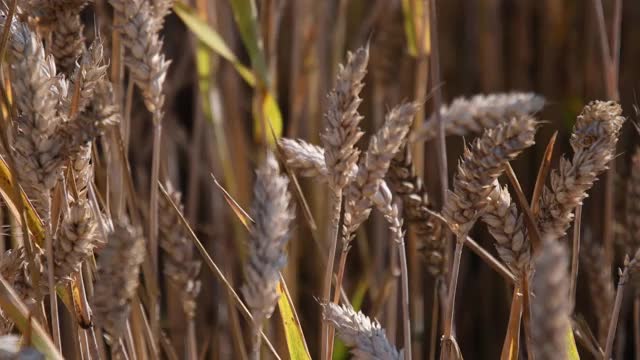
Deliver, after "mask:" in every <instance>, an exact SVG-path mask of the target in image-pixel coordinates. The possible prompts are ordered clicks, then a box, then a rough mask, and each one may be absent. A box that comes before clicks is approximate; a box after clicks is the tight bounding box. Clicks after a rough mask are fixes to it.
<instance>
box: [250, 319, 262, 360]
mask: <svg viewBox="0 0 640 360" xmlns="http://www.w3.org/2000/svg"><path fill="white" fill-rule="evenodd" d="M254 327H255V330H254V331H253V334H252V336H251V337H252V339H251V355H250V356H249V359H251V360H260V345H262V338H261V337H260V333H261V332H262V326H259V325H255V324H254Z"/></svg>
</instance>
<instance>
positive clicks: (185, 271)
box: [159, 183, 202, 319]
mask: <svg viewBox="0 0 640 360" xmlns="http://www.w3.org/2000/svg"><path fill="white" fill-rule="evenodd" d="M166 187H167V192H168V193H169V196H170V197H171V200H172V201H173V203H174V204H176V205H177V206H178V207H179V208H180V211H183V210H182V209H183V206H182V200H181V194H180V193H179V192H177V191H175V190H174V189H173V187H172V185H171V184H170V183H169V184H167V186H166ZM159 206H160V246H161V247H162V249H163V250H164V251H165V253H166V255H167V257H166V258H165V266H164V273H165V275H167V278H168V279H169V281H171V282H172V283H173V284H174V285H175V287H176V288H177V289H178V290H180V296H181V299H182V308H183V310H184V313H185V315H187V316H188V317H189V318H190V319H193V318H194V317H195V311H196V299H197V297H198V294H199V293H200V280H198V274H199V273H200V266H201V265H202V263H201V261H200V260H198V258H196V257H195V254H194V252H193V243H192V241H191V239H190V237H189V234H187V233H186V230H185V228H184V226H183V225H182V223H181V222H180V219H179V218H178V216H177V215H176V214H175V210H174V209H173V206H171V204H170V203H169V201H167V199H166V198H165V197H164V196H162V197H160V204H159Z"/></svg>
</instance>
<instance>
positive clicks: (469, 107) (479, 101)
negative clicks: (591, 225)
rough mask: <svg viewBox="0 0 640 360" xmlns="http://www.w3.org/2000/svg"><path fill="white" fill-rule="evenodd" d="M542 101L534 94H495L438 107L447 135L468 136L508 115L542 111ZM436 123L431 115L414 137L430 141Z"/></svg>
mask: <svg viewBox="0 0 640 360" xmlns="http://www.w3.org/2000/svg"><path fill="white" fill-rule="evenodd" d="M544 103H545V100H544V98H543V97H542V96H540V95H537V94H534V93H521V92H512V93H496V94H489V95H475V96H473V97H471V98H470V99H466V98H463V97H460V98H456V99H454V100H453V101H452V102H451V104H450V105H449V106H446V105H443V106H442V107H441V108H440V117H441V118H442V122H443V124H444V127H445V133H446V134H447V135H459V136H464V135H469V134H473V133H479V132H482V131H484V129H490V128H494V127H496V126H498V125H500V124H502V123H504V122H505V121H506V120H508V119H511V118H512V117H521V116H526V115H532V114H535V113H536V112H538V111H540V110H542V108H543V107H544ZM436 134H437V122H436V119H435V116H434V115H432V116H431V117H430V118H429V120H428V121H427V122H425V124H424V125H423V127H422V128H421V129H420V130H419V131H418V132H417V133H416V135H415V137H416V138H419V139H421V140H426V141H430V140H433V139H434V138H435V137H436Z"/></svg>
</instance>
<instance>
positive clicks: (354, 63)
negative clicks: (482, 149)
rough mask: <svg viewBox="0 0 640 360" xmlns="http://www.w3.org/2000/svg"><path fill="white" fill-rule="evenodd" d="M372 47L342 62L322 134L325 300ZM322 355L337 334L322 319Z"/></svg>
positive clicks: (355, 153) (328, 294) (359, 133)
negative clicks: (326, 200)
mask: <svg viewBox="0 0 640 360" xmlns="http://www.w3.org/2000/svg"><path fill="white" fill-rule="evenodd" d="M368 61H369V48H368V47H364V48H360V49H358V50H357V51H356V52H355V53H349V54H348V55H347V64H346V65H345V66H342V65H340V69H339V71H338V76H337V79H336V85H335V87H334V89H333V90H332V91H331V92H330V93H329V96H328V109H327V112H326V113H325V116H324V118H325V121H326V126H325V129H324V131H323V132H322V134H321V135H320V138H321V140H322V143H323V145H324V161H325V165H326V167H327V176H328V183H329V189H330V192H329V204H330V205H329V211H330V219H329V231H328V232H327V236H328V243H329V257H328V261H327V268H326V270H325V274H324V279H323V289H322V301H323V302H329V298H330V297H331V278H332V274H333V265H334V261H335V256H336V248H337V245H338V233H339V229H338V224H339V223H340V212H341V210H342V191H343V189H344V187H345V186H346V185H347V184H348V183H349V182H350V181H351V180H352V177H351V176H350V174H351V173H352V172H353V170H352V169H353V168H354V167H356V166H357V165H356V163H357V161H358V156H359V154H360V152H359V150H358V149H357V148H356V147H355V144H356V143H357V142H358V140H359V139H360V138H361V137H362V135H363V132H362V131H361V130H360V126H359V124H360V121H361V120H362V116H361V115H360V114H359V113H358V106H360V103H361V102H362V99H361V98H360V91H362V88H363V86H364V84H363V82H362V80H363V79H364V76H365V75H366V73H367V63H368ZM320 341H321V349H322V350H321V359H323V360H325V359H328V358H329V356H330V352H331V351H332V350H331V349H332V348H333V336H331V330H330V327H327V326H326V324H325V323H322V329H321V340H320Z"/></svg>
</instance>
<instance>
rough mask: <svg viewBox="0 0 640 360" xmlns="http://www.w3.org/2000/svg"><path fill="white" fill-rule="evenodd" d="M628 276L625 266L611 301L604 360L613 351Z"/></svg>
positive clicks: (627, 268)
mask: <svg viewBox="0 0 640 360" xmlns="http://www.w3.org/2000/svg"><path fill="white" fill-rule="evenodd" d="M628 277H629V266H625V269H624V270H623V271H622V274H621V275H620V279H619V280H618V289H617V290H616V299H615V302H614V303H613V309H612V310H611V320H610V322H609V331H608V332H607V342H606V344H605V347H604V357H603V359H604V360H609V359H610V358H611V353H612V352H613V340H614V338H615V336H616V329H617V327H618V317H619V316H620V308H621V307H622V298H623V295H624V287H625V285H626V283H627V280H628Z"/></svg>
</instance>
